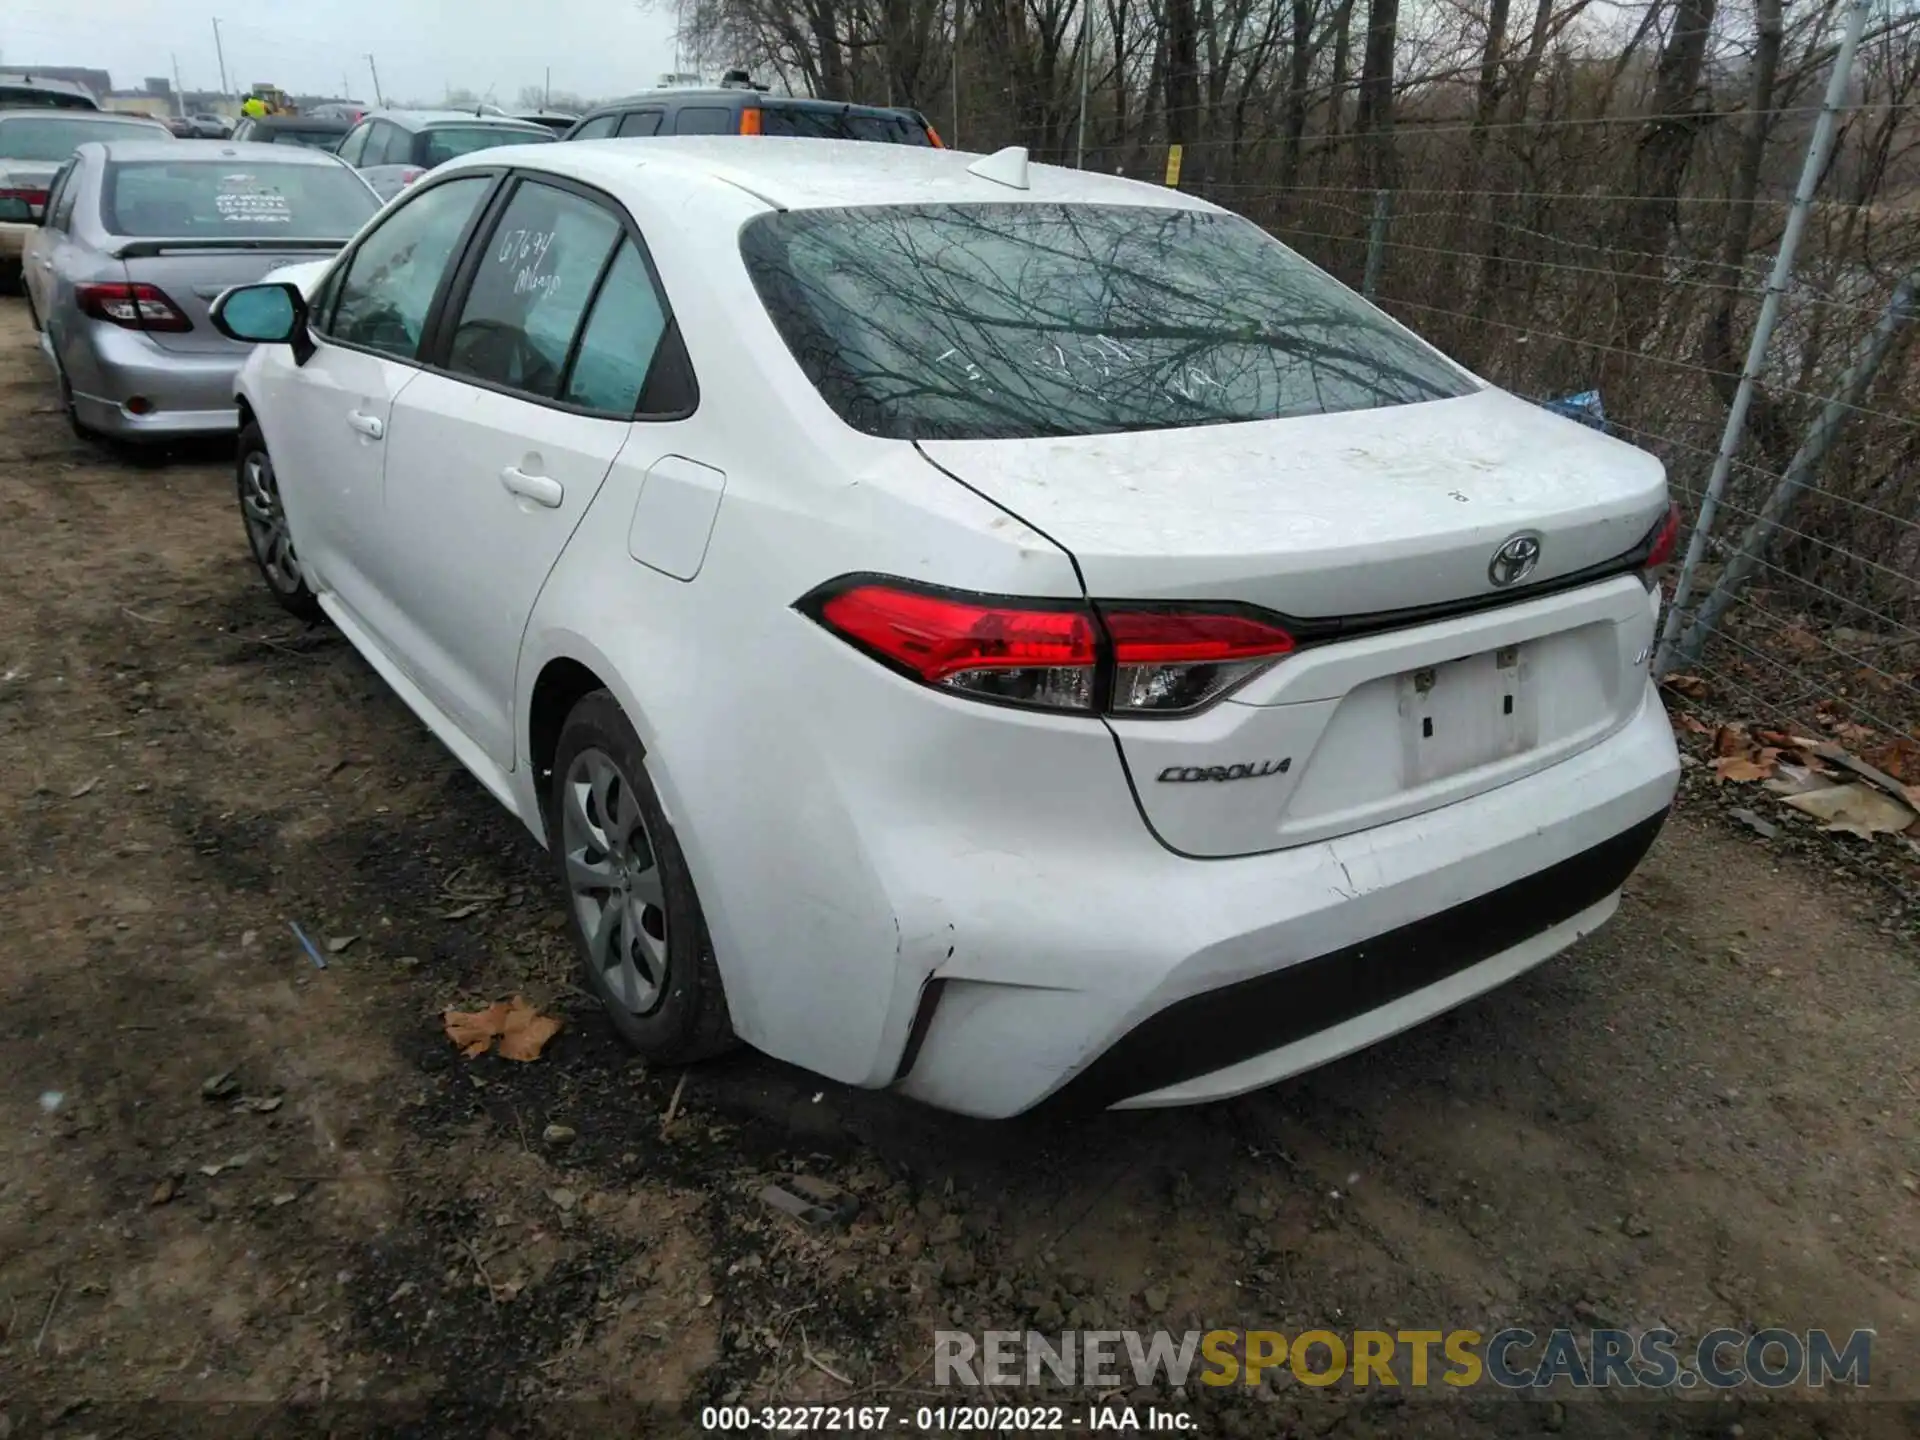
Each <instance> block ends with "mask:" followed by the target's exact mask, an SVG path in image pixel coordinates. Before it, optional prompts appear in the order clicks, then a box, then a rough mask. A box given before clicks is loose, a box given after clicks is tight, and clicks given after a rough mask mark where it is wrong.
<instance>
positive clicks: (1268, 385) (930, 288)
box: [740, 203, 1474, 440]
mask: <svg viewBox="0 0 1920 1440" xmlns="http://www.w3.org/2000/svg"><path fill="white" fill-rule="evenodd" d="M740 247H741V252H742V254H743V256H744V258H745V260H746V263H747V269H748V272H749V274H750V275H751V276H752V278H753V283H754V286H755V288H756V289H758V291H759V293H760V298H761V301H762V302H763V303H764V304H765V305H766V307H767V311H768V313H769V314H770V315H771V316H772V317H773V321H774V324H775V326H776V327H777V328H778V329H779V331H780V333H781V335H782V337H783V338H784V339H785V340H786V342H787V346H788V348H789V349H790V350H791V351H792V352H793V355H794V358H795V359H796V360H797V361H798V362H799V364H800V367H801V369H802V370H804V371H805V372H806V374H807V377H808V378H809V379H810V380H812V382H813V383H814V386H815V387H816V388H817V389H818V390H819V391H820V394H821V395H822V397H823V398H825V400H826V401H827V403H828V404H829V405H831V406H832V407H833V409H834V410H835V412H836V413H837V414H839V416H840V417H841V419H843V420H845V421H846V422H847V423H848V424H849V425H851V426H853V427H854V428H855V429H858V430H863V431H866V432H867V433H869V434H874V435H884V436H888V437H892V438H897V439H904V440H914V439H994V438H1012V437H1028V436H1041V435H1097V434H1110V433H1113V432H1117V431H1133V430H1157V429H1168V428H1176V427H1182V426H1192V425H1217V424H1226V423H1230V422H1233V421H1247V420H1273V419H1279V418H1283V417H1286V416H1293V415H1319V414H1330V413H1333V412H1336V411H1342V410H1364V409H1370V408H1374V407H1377V406H1387V405H1407V404H1413V403H1415V402H1418V401H1422V400H1438V399H1443V398H1445V397H1448V396H1453V395H1464V394H1468V393H1470V392H1471V391H1472V390H1473V388H1474V386H1473V382H1472V381H1470V380H1469V379H1467V378H1466V377H1465V376H1464V375H1463V374H1462V373H1461V372H1460V371H1458V370H1456V369H1454V368H1453V366H1451V365H1449V364H1448V363H1447V362H1446V360H1444V359H1443V358H1442V357H1441V356H1440V355H1439V354H1438V353H1437V352H1435V351H1434V350H1432V349H1431V348H1430V347H1428V346H1427V345H1426V344H1425V343H1424V342H1422V341H1421V340H1420V339H1419V338H1418V337H1416V336H1415V335H1413V334H1412V333H1411V332H1410V331H1408V330H1405V329H1403V328H1402V327H1401V326H1399V325H1397V324H1395V323H1394V322H1393V321H1392V320H1390V319H1388V318H1387V317H1386V316H1385V315H1383V314H1381V313H1380V312H1379V311H1378V310H1376V309H1374V308H1373V307H1372V306H1371V305H1369V304H1367V303H1366V302H1365V301H1364V300H1362V299H1361V298H1360V297H1359V296H1358V295H1356V294H1354V293H1353V292H1352V291H1351V290H1349V289H1347V288H1346V287H1345V286H1344V285H1341V284H1340V283H1339V282H1338V281H1336V280H1334V279H1333V278H1332V277H1331V276H1329V275H1327V274H1325V273H1324V272H1323V271H1320V270H1318V269H1316V268H1315V267H1314V266H1312V265H1310V264H1308V263H1307V262H1306V261H1305V260H1303V259H1301V258H1300V257H1299V256H1298V255H1296V254H1294V253H1293V252H1292V251H1291V250H1289V249H1287V248H1286V247H1285V246H1284V245H1281V244H1279V243H1278V242H1277V241H1275V240H1273V239H1272V238H1271V237H1269V236H1268V235H1267V234H1266V233H1265V232H1263V231H1262V230H1260V229H1259V228H1258V227H1257V226H1255V225H1253V224H1252V223H1251V222H1249V221H1246V220H1242V219H1241V218H1239V217H1238V216H1236V215H1227V214H1223V213H1220V212H1218V211H1201V210H1184V209H1166V210H1161V209H1149V208H1145V207H1139V206H1120V205H1062V204H1043V203H1033V204H990V205H911V206H908V205H902V206H886V207H863V208H858V209H839V210H801V211H792V212H778V213H774V214H769V215H764V216H761V217H760V218H758V219H756V220H754V221H752V222H751V223H750V224H748V225H747V226H746V228H745V229H744V230H743V231H742V232H741V240H740Z"/></svg>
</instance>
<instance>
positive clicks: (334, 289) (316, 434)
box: [260, 174, 496, 650]
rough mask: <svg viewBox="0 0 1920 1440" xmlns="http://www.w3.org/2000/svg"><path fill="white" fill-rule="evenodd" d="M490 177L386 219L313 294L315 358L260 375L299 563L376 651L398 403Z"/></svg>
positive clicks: (446, 187) (448, 189) (413, 202)
mask: <svg viewBox="0 0 1920 1440" xmlns="http://www.w3.org/2000/svg"><path fill="white" fill-rule="evenodd" d="M495 178H496V177H494V176H493V175H489V174H479V175H460V176H456V177H454V178H452V179H449V180H447V181H445V182H444V183H442V184H438V185H431V186H428V187H426V188H424V189H422V190H419V191H416V192H415V193H413V194H411V195H409V196H408V197H407V199H406V200H405V202H404V203H402V204H400V205H397V206H395V207H394V208H393V210H392V211H390V212H389V213H388V214H386V215H385V216H383V217H382V218H381V221H380V223H379V225H378V226H376V227H375V228H374V229H372V230H370V231H369V232H368V233H367V234H366V235H365V236H363V237H361V239H360V241H359V243H358V244H357V245H356V246H355V247H354V250H353V252H352V254H350V255H349V256H348V257H347V258H346V260H345V261H344V262H343V267H344V268H343V270H342V272H341V274H340V275H339V277H338V278H337V279H329V280H328V281H327V282H326V283H325V285H324V286H323V288H322V290H321V292H320V294H319V296H318V297H317V303H316V309H315V313H314V315H313V325H312V329H313V332H314V339H315V342H316V346H315V351H314V354H313V355H312V356H311V357H310V358H309V359H308V361H307V363H306V364H305V365H304V366H299V367H296V366H294V365H293V364H292V363H291V361H290V360H288V361H286V362H284V363H281V364H277V365H275V366H272V367H269V368H268V371H267V372H266V373H267V375H268V376H269V377H270V378H269V380H268V381H267V382H266V383H267V384H268V386H269V389H268V393H266V394H264V395H263V396H262V398H261V405H260V419H261V424H262V425H263V426H264V427H265V428H266V432H267V443H268V447H269V448H270V449H271V451H272V452H273V457H274V467H275V469H276V470H277V471H278V473H279V475H280V490H281V495H282V498H283V499H284V502H285V504H286V508H287V516H288V519H289V521H290V522H291V525H292V529H293V535H294V541H295V544H296V545H297V547H298V549H299V552H300V559H301V563H302V565H303V566H304V567H305V568H306V569H307V571H308V573H309V575H310V576H312V577H313V579H314V580H315V582H316V584H315V588H316V590H320V591H325V592H330V594H331V596H332V598H333V600H334V601H335V602H336V603H337V604H339V605H341V606H342V607H343V608H344V609H345V610H347V611H348V612H349V614H350V615H351V617H352V618H353V619H354V620H355V621H356V622H357V623H358V625H359V626H360V628H361V629H362V630H364V631H365V632H366V633H367V634H368V635H369V636H370V637H371V638H372V639H373V640H374V642H375V643H376V644H379V645H380V646H381V647H382V648H383V649H389V650H390V647H391V645H392V639H393V632H394V625H393V622H392V620H391V618H390V617H388V616H387V615H386V614H385V612H384V610H383V608H382V605H381V599H380V593H379V591H378V590H377V589H376V588H375V587H374V586H373V585H372V584H371V583H370V582H369V580H368V576H369V574H370V573H371V572H372V571H373V570H374V569H375V568H376V561H375V559H374V557H375V556H376V555H377V554H378V553H379V551H380V548H381V547H382V545H383V544H384V536H383V534H382V531H383V529H384V526H385V523H386V517H385V515H384V513H383V512H382V508H381V499H380V484H381V477H382V472H383V470H384V468H385V464H386V458H387V450H386V438H387V426H388V423H389V421H390V420H391V419H392V412H393V400H394V397H395V396H396V395H398V394H400V393H401V391H403V390H404V389H405V388H406V386H407V385H408V384H409V383H410V382H412V381H413V380H414V379H415V377H416V376H417V375H418V374H419V370H418V368H417V366H418V364H419V355H420V347H421V342H422V340H423V338H424V336H425V335H426V329H427V320H428V317H429V315H430V314H431V313H432V308H433V303H434V298H435V296H436V295H437V294H438V293H439V292H440V291H441V289H442V288H443V287H444V286H445V284H446V283H447V280H448V278H449V273H450V271H451V269H452V266H453V263H454V261H455V260H456V259H457V257H458V256H459V254H460V253H461V246H462V244H463V242H464V240H465V237H466V235H467V234H468V232H469V230H470V229H471V228H472V226H473V225H474V224H475V223H476V221H477V217H478V214H479V212H480V210H481V207H482V204H483V202H484V201H485V199H486V197H487V195H488V194H489V192H490V191H491V190H492V188H493V185H494V182H495Z"/></svg>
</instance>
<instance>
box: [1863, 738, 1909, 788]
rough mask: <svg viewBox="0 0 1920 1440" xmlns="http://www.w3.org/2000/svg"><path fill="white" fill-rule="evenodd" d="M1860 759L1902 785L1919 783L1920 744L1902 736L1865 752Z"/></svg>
mask: <svg viewBox="0 0 1920 1440" xmlns="http://www.w3.org/2000/svg"><path fill="white" fill-rule="evenodd" d="M1862 758H1863V759H1864V760H1866V762H1867V763H1868V764H1869V765H1872V766H1875V767H1876V768H1878V769H1881V770H1884V771H1886V772H1887V774H1889V775H1891V776H1893V778H1894V779H1896V780H1898V781H1899V782H1900V783H1901V784H1903V785H1907V784H1912V783H1913V782H1916V781H1920V742H1915V741H1912V740H1909V739H1907V738H1906V736H1904V735H1902V736H1900V737H1898V738H1897V739H1895V740H1894V741H1893V742H1892V743H1890V744H1887V745H1882V746H1880V747H1879V748H1878V749H1874V750H1869V751H1867V752H1866V754H1865V755H1864V756H1863V757H1862Z"/></svg>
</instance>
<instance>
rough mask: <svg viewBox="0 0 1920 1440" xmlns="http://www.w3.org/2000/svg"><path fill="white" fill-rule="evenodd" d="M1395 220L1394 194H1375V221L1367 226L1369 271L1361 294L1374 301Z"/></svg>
mask: <svg viewBox="0 0 1920 1440" xmlns="http://www.w3.org/2000/svg"><path fill="white" fill-rule="evenodd" d="M1392 219H1393V192H1392V191H1391V190H1376V191H1374V192H1373V220H1372V221H1371V222H1370V223H1369V224H1368V226H1367V269H1366V274H1365V276H1364V277H1363V278H1362V279H1361V281H1360V293H1361V294H1362V295H1364V296H1366V297H1367V299H1369V300H1371V299H1373V297H1374V295H1375V293H1376V292H1377V291H1378V290H1379V289H1380V272H1381V271H1382V270H1383V269H1385V268H1386V263H1387V227H1388V225H1389V224H1390V223H1391V222H1392Z"/></svg>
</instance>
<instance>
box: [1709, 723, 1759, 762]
mask: <svg viewBox="0 0 1920 1440" xmlns="http://www.w3.org/2000/svg"><path fill="white" fill-rule="evenodd" d="M1752 746H1753V741H1752V740H1751V739H1749V738H1748V736H1747V727H1746V726H1744V725H1722V726H1721V727H1720V728H1719V729H1718V730H1716V731H1714V732H1713V753H1714V754H1716V755H1744V754H1745V753H1746V752H1747V751H1748V750H1749V749H1751V748H1752Z"/></svg>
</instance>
